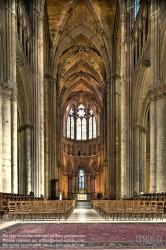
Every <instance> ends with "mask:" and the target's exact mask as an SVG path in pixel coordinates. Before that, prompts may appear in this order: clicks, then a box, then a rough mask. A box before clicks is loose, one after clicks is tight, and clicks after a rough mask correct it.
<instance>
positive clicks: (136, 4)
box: [134, 0, 139, 17]
mask: <svg viewBox="0 0 166 250" xmlns="http://www.w3.org/2000/svg"><path fill="white" fill-rule="evenodd" d="M134 5H135V6H134V10H135V17H136V16H137V14H138V11H139V0H135V3H134Z"/></svg>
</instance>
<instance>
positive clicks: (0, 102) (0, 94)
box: [0, 83, 3, 190]
mask: <svg viewBox="0 0 166 250" xmlns="http://www.w3.org/2000/svg"><path fill="white" fill-rule="evenodd" d="M2 101H3V99H2V86H1V83H0V138H2V107H3V105H2ZM2 178H3V177H2V139H1V140H0V190H3V182H2Z"/></svg>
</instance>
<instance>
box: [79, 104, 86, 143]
mask: <svg viewBox="0 0 166 250" xmlns="http://www.w3.org/2000/svg"><path fill="white" fill-rule="evenodd" d="M77 115H78V116H77V140H86V139H87V136H86V134H87V129H86V127H87V124H86V113H85V107H84V105H83V104H80V105H79V106H78V111H77Z"/></svg>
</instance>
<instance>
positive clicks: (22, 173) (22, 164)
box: [18, 125, 27, 194]
mask: <svg viewBox="0 0 166 250" xmlns="http://www.w3.org/2000/svg"><path fill="white" fill-rule="evenodd" d="M18 133H19V135H18V138H19V142H18V144H19V160H18V162H19V176H18V182H19V190H18V191H19V194H27V193H26V181H27V180H26V159H25V152H26V145H25V143H26V136H25V125H22V126H20V127H19V128H18Z"/></svg>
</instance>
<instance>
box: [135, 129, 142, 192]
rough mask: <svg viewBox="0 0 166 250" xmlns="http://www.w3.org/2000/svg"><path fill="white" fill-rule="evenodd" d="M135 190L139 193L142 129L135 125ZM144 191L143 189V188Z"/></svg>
mask: <svg viewBox="0 0 166 250" xmlns="http://www.w3.org/2000/svg"><path fill="white" fill-rule="evenodd" d="M133 142H134V143H133V191H137V192H138V193H139V191H140V187H139V183H140V170H139V167H140V129H139V127H137V126H135V127H134V130H133ZM141 191H142V190H141Z"/></svg>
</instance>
